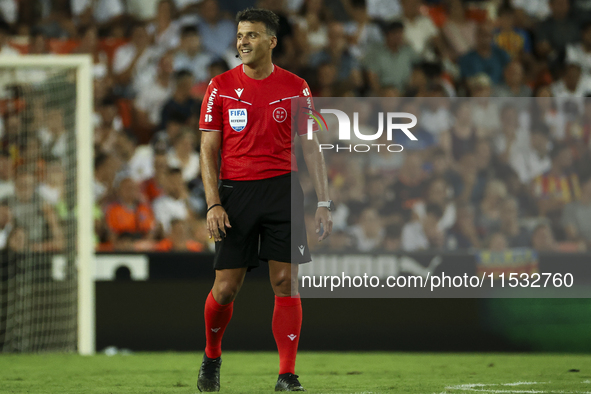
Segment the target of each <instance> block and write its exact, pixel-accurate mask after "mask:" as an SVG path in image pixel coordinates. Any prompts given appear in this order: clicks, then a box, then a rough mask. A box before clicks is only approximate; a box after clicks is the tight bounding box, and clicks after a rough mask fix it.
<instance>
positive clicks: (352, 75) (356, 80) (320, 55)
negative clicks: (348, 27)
mask: <svg viewBox="0 0 591 394" xmlns="http://www.w3.org/2000/svg"><path fill="white" fill-rule="evenodd" d="M325 64H330V65H332V66H333V67H334V69H335V70H334V71H335V78H334V79H335V81H341V82H342V81H350V83H352V84H353V85H354V86H360V85H361V83H362V82H361V71H360V66H359V62H358V61H357V59H356V58H355V57H354V56H353V54H352V53H351V50H350V49H349V45H348V44H347V37H346V35H345V30H344V26H343V24H342V23H338V22H333V23H331V24H330V25H329V27H328V45H327V46H326V48H325V49H323V50H321V51H320V52H317V53H315V54H313V55H311V57H310V66H312V67H318V69H319V70H318V72H319V74H320V67H321V66H323V65H325ZM318 82H319V83H324V84H326V83H325V82H323V81H322V79H321V78H319V80H318ZM329 97H330V96H329Z"/></svg>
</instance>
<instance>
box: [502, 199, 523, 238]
mask: <svg viewBox="0 0 591 394" xmlns="http://www.w3.org/2000/svg"><path fill="white" fill-rule="evenodd" d="M500 218H501V225H500V231H501V233H502V234H503V235H504V236H505V237H506V241H507V244H508V246H509V247H511V248H521V247H527V246H529V239H530V234H529V232H528V231H527V229H526V228H525V227H524V226H522V225H520V224H519V204H518V202H517V200H516V199H515V198H513V197H507V198H505V200H503V202H502V205H501V217H500Z"/></svg>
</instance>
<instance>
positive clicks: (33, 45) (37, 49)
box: [0, 29, 49, 55]
mask: <svg viewBox="0 0 591 394" xmlns="http://www.w3.org/2000/svg"><path fill="white" fill-rule="evenodd" d="M0 34H2V33H1V32H0ZM0 40H1V39H0ZM0 42H1V41H0ZM0 53H2V52H1V51H0ZM27 53H28V54H29V55H47V54H49V46H48V42H47V39H46V38H45V36H44V35H43V33H42V32H41V30H39V29H31V32H30V33H29V51H28V52H27Z"/></svg>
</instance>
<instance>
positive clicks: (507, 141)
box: [493, 103, 530, 163]
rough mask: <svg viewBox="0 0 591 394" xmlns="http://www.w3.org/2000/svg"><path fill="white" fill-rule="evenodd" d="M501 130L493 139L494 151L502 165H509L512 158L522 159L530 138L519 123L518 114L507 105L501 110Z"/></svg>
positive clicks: (512, 107) (512, 106)
mask: <svg viewBox="0 0 591 394" xmlns="http://www.w3.org/2000/svg"><path fill="white" fill-rule="evenodd" d="M501 125H502V126H501V128H500V131H501V132H500V133H498V134H497V135H496V136H495V137H494V139H493V144H494V147H495V151H496V153H497V155H498V157H499V159H500V161H501V162H502V163H509V162H510V161H511V160H515V159H514V158H517V157H522V155H523V152H524V151H526V150H527V149H528V147H529V141H530V136H529V132H528V130H527V129H525V128H524V127H521V125H520V123H519V113H518V110H517V108H516V107H515V106H514V105H511V104H509V103H507V104H505V106H504V107H503V108H502V109H501Z"/></svg>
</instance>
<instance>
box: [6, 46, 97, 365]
mask: <svg viewBox="0 0 591 394" xmlns="http://www.w3.org/2000/svg"><path fill="white" fill-rule="evenodd" d="M90 67H91V62H90V58H87V57H85V56H68V57H54V56H22V57H12V58H3V59H0V250H1V252H0V351H1V352H43V351H70V352H73V351H78V352H80V353H82V354H91V353H93V352H94V297H93V293H94V289H93V282H92V279H91V276H90V274H91V271H90V270H91V264H92V258H93V256H92V254H93V241H92V239H93V227H92V226H93V225H92V220H93V219H92V208H93V202H92V200H93V198H92V156H93V155H92V138H91V115H92V113H91V110H92V109H91V108H92V104H91V102H92V79H91V78H92V77H91V73H90Z"/></svg>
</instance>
